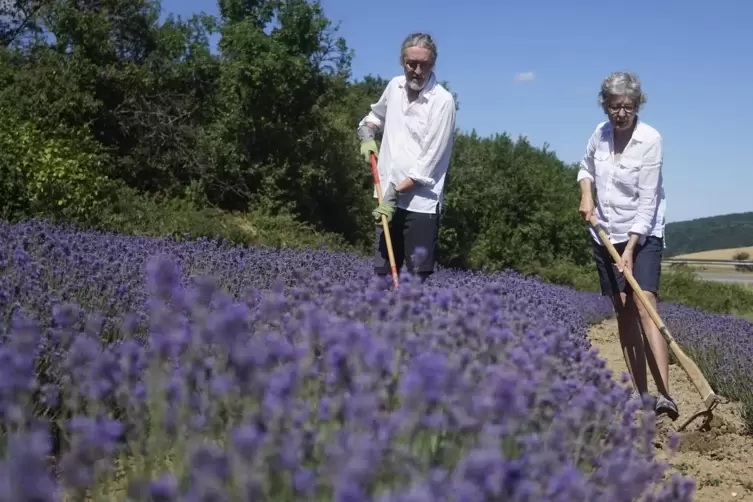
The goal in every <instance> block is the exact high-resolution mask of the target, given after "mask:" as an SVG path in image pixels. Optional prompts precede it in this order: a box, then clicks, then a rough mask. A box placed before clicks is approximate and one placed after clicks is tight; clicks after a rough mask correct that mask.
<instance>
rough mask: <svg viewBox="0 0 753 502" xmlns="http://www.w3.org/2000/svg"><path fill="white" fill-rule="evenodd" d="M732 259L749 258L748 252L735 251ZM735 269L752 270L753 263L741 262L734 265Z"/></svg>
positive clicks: (745, 259) (743, 259)
mask: <svg viewBox="0 0 753 502" xmlns="http://www.w3.org/2000/svg"><path fill="white" fill-rule="evenodd" d="M732 259H733V260H737V261H748V260H750V253H747V252H745V251H740V252H737V253H735V255H734V256H733V257H732ZM735 270H737V271H738V272H753V265H746V264H743V263H741V264H740V265H735Z"/></svg>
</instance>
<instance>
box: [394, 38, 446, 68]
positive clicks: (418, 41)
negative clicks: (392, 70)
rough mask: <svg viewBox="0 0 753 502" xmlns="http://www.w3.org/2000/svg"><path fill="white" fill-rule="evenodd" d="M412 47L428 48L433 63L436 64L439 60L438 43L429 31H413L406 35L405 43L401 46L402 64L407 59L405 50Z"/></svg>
mask: <svg viewBox="0 0 753 502" xmlns="http://www.w3.org/2000/svg"><path fill="white" fill-rule="evenodd" d="M411 47H420V48H422V49H426V50H428V51H429V53H431V63H432V64H434V63H436V62H437V44H435V43H434V40H433V39H432V38H431V35H429V34H428V33H422V32H417V33H411V34H410V35H408V36H407V37H405V40H403V45H402V47H400V64H402V63H403V62H404V61H405V51H407V50H408V49H410V48H411Z"/></svg>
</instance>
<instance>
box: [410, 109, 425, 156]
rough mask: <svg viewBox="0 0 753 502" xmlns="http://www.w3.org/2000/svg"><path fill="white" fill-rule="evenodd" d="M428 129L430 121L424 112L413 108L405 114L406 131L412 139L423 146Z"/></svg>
mask: <svg viewBox="0 0 753 502" xmlns="http://www.w3.org/2000/svg"><path fill="white" fill-rule="evenodd" d="M428 130H429V123H428V121H427V120H426V118H425V117H424V116H423V115H422V114H419V113H416V111H414V110H411V111H409V112H408V113H407V114H406V115H405V131H406V132H407V133H408V136H409V137H410V138H411V140H412V141H414V142H416V143H418V144H419V145H420V147H421V148H423V147H424V141H426V135H427V134H428Z"/></svg>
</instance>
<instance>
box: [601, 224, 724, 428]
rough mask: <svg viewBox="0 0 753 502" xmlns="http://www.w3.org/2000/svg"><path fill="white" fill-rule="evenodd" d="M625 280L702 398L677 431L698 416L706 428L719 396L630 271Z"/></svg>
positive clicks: (615, 257)
mask: <svg viewBox="0 0 753 502" xmlns="http://www.w3.org/2000/svg"><path fill="white" fill-rule="evenodd" d="M589 223H590V224H591V227H593V229H594V230H595V231H596V233H597V234H598V235H599V239H601V242H603V243H604V245H605V246H606V248H607V250H609V254H610V255H611V256H612V259H613V260H614V262H615V263H619V262H620V260H621V257H620V255H619V253H618V252H617V250H616V249H615V248H614V245H612V243H611V242H610V241H609V237H608V236H607V234H606V232H604V230H603V229H602V228H601V226H600V225H599V224H598V222H597V221H596V217H595V216H591V218H590V220H589ZM623 274H624V276H625V279H626V280H627V281H628V283H629V284H630V286H631V287H632V288H633V291H634V292H635V294H636V296H637V297H638V300H639V301H640V302H641V304H642V305H643V307H644V308H645V309H646V311H647V312H648V315H649V316H651V319H652V320H653V321H654V323H655V324H656V327H657V328H659V332H660V333H661V334H662V336H663V337H664V339H665V340H666V341H667V345H668V346H669V348H670V349H671V350H672V353H673V354H674V355H675V357H676V358H677V361H678V362H679V363H680V366H681V367H682V369H683V370H684V371H685V373H686V374H687V375H688V378H690V381H691V382H693V385H694V386H695V388H696V390H697V391H698V393H699V394H700V395H701V397H702V398H703V407H704V409H703V410H701V411H699V412H697V413H694V414H693V415H692V416H691V417H690V418H689V419H688V420H686V421H685V423H683V424H682V425H681V426H680V427H679V428H678V429H677V430H678V431H682V430H683V429H685V427H687V426H688V425H689V424H690V422H692V421H693V420H695V419H696V418H698V417H700V416H706V420H705V421H704V425H703V427H704V428H705V427H707V426H708V425H709V423H710V422H711V419H712V418H713V415H712V412H713V410H714V408H716V406H717V405H718V404H719V396H717V395H716V394H715V393H714V391H713V389H712V388H711V385H709V382H708V381H707V380H706V377H704V376H703V373H702V372H701V369H700V368H699V367H698V365H697V364H696V363H695V362H693V360H692V359H691V358H690V357H688V356H687V354H685V352H683V350H682V349H681V348H680V347H679V346H678V345H677V342H676V341H675V339H674V337H673V336H672V334H671V333H670V332H669V328H667V326H666V325H665V324H664V322H663V321H662V320H661V317H659V314H658V313H657V312H656V309H654V307H653V305H652V304H651V303H650V302H649V300H648V298H646V294H645V293H644V292H643V290H642V289H641V287H640V286H639V285H638V282H637V281H636V280H635V278H634V277H633V274H632V273H631V272H630V270H627V269H626V270H624V272H623Z"/></svg>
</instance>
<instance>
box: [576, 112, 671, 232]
mask: <svg viewBox="0 0 753 502" xmlns="http://www.w3.org/2000/svg"><path fill="white" fill-rule="evenodd" d="M636 120H637V124H636V126H635V129H634V131H633V135H632V138H631V140H630V142H629V143H628V145H627V146H626V147H625V149H624V151H623V152H622V155H621V156H620V159H619V161H616V160H615V156H614V135H613V134H612V124H611V123H610V122H609V121H606V122H602V123H600V124H599V125H598V126H597V127H596V130H595V131H594V132H593V134H592V135H591V137H590V138H589V140H588V145H587V146H586V153H585V155H584V156H583V160H582V161H581V163H580V170H579V171H578V178H577V181H578V182H580V181H581V180H582V179H585V178H587V179H590V180H591V182H592V183H593V187H594V188H595V192H596V198H595V206H596V211H595V215H596V219H597V221H598V223H599V225H601V227H602V228H603V229H604V231H605V232H606V233H607V235H608V236H609V240H610V241H611V242H612V243H613V244H617V243H620V242H625V241H627V240H628V239H629V237H630V234H631V233H636V234H639V235H640V236H641V238H640V241H639V242H640V243H641V244H643V243H644V242H645V239H646V236H648V235H652V236H656V237H663V236H664V226H665V221H664V213H665V210H666V198H665V195H664V186H663V177H662V164H663V162H664V154H663V148H662V137H661V134H659V131H657V130H656V129H654V128H653V127H651V126H650V125H648V124H646V123H645V122H641V121H640V120H638V119H636ZM591 235H592V237H593V238H594V240H596V241H597V242H600V240H599V237H598V234H596V232H594V231H593V229H591ZM665 245H666V243H665Z"/></svg>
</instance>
